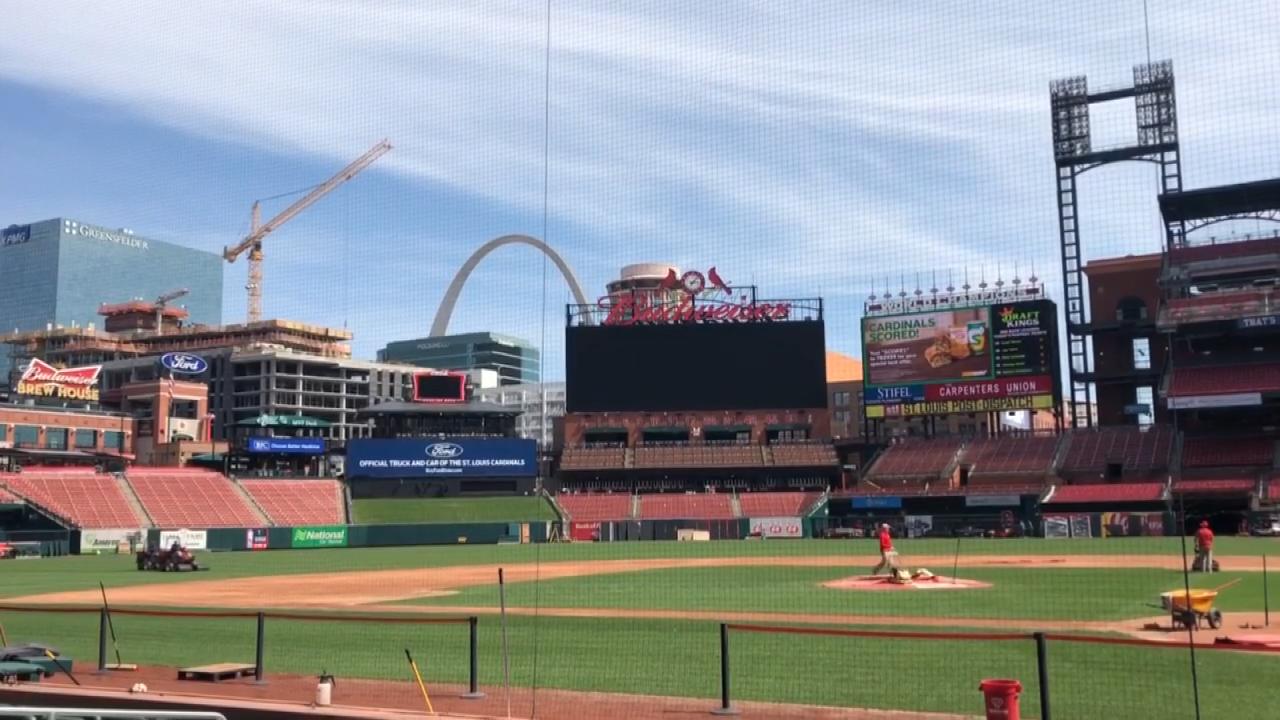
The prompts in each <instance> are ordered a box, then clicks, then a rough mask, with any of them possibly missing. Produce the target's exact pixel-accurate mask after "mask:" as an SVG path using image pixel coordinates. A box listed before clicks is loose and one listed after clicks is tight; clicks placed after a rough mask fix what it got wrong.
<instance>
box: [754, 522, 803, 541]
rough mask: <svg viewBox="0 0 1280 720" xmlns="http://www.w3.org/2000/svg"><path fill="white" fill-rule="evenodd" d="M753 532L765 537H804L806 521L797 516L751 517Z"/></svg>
mask: <svg viewBox="0 0 1280 720" xmlns="http://www.w3.org/2000/svg"><path fill="white" fill-rule="evenodd" d="M750 526H751V534H752V535H756V534H758V535H760V537H764V538H798V537H804V523H802V522H800V518H797V517H764V518H751V520H750Z"/></svg>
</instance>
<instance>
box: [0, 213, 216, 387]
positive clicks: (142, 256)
mask: <svg viewBox="0 0 1280 720" xmlns="http://www.w3.org/2000/svg"><path fill="white" fill-rule="evenodd" d="M222 264H223V260H222V256H220V255H218V254H216V253H211V252H205V251H203V250H195V249H192V248H188V247H183V246H181V245H174V244H172V243H167V242H162V241H159V240H152V239H150V238H144V237H141V236H138V235H135V234H134V233H133V232H132V231H130V230H127V229H114V230H113V229H108V228H105V227H100V226H97V225H91V224H88V223H83V222H79V221H77V220H71V219H67V218H54V219H52V220H44V221H41V222H35V223H30V224H27V225H9V226H8V227H5V228H3V229H2V230H0V332H4V333H6V334H7V333H12V332H13V331H14V330H18V331H29V330H41V329H43V328H45V327H47V326H48V325H51V324H52V325H63V326H67V327H70V326H72V325H80V326H86V325H89V324H90V323H94V324H96V325H97V326H99V327H101V324H102V318H101V317H100V316H99V315H98V307H99V306H100V305H101V304H103V303H117V302H125V301H128V300H132V299H136V298H141V299H144V300H154V299H155V298H157V297H159V296H160V295H163V294H165V293H168V292H171V291H173V290H177V289H179V288H186V289H187V290H189V291H190V292H189V293H188V294H187V295H186V296H185V297H183V298H181V299H179V300H177V301H175V303H174V304H175V305H181V306H183V307H185V308H186V309H187V312H188V313H190V316H189V318H188V322H191V323H203V324H220V323H221V322H222ZM8 379H9V357H8V353H0V386H3V385H6V384H7V383H8Z"/></svg>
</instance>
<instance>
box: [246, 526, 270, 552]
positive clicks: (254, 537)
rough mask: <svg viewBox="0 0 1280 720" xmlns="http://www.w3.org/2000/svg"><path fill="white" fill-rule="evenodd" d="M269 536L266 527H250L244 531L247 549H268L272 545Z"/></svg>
mask: <svg viewBox="0 0 1280 720" xmlns="http://www.w3.org/2000/svg"><path fill="white" fill-rule="evenodd" d="M268 537H269V533H268V532H267V529H266V528H249V529H248V530H245V531H244V547H245V549H246V550H266V549H267V548H268V547H270V542H269V541H268Z"/></svg>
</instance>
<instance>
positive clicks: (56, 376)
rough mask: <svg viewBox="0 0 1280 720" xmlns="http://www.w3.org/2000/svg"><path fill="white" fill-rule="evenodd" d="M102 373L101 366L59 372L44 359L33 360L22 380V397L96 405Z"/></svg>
mask: <svg viewBox="0 0 1280 720" xmlns="http://www.w3.org/2000/svg"><path fill="white" fill-rule="evenodd" d="M101 373H102V366H101V365H86V366H84V367H78V368H66V369H59V368H55V367H54V366H52V365H50V364H49V363H47V362H45V361H43V360H32V361H31V364H30V365H28V366H27V369H26V371H25V372H23V373H22V377H21V378H19V379H18V394H19V395H34V396H38V397H48V398H56V399H58V400H78V401H80V402H94V403H96V402H98V375H99V374H101Z"/></svg>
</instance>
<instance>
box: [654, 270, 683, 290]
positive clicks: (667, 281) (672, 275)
mask: <svg viewBox="0 0 1280 720" xmlns="http://www.w3.org/2000/svg"><path fill="white" fill-rule="evenodd" d="M658 287H660V288H662V289H663V290H678V289H679V288H680V278H679V277H677V276H676V269H675V268H667V276H666V277H664V278H662V282H660V283H658Z"/></svg>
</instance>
